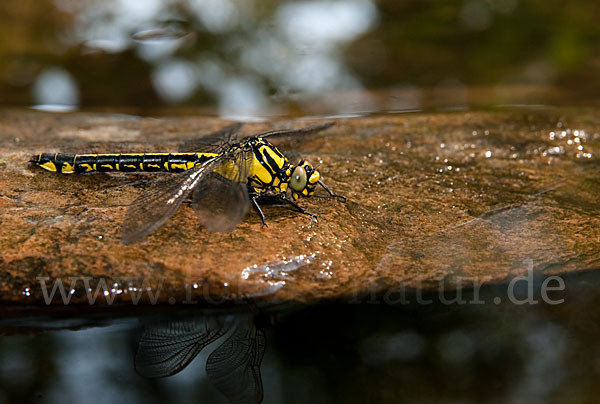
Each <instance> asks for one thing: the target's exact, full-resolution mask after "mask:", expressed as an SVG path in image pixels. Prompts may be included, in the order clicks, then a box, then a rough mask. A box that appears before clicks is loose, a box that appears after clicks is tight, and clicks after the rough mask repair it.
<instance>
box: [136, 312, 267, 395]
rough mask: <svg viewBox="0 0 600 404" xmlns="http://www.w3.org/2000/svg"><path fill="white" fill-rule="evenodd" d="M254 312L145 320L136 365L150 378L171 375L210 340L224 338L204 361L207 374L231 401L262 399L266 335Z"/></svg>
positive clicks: (140, 372)
mask: <svg viewBox="0 0 600 404" xmlns="http://www.w3.org/2000/svg"><path fill="white" fill-rule="evenodd" d="M256 318H257V316H254V315H248V316H238V317H233V316H223V317H213V316H206V317H193V318H185V319H177V320H167V321H162V322H159V323H156V324H151V325H147V326H146V327H145V328H144V330H143V331H142V335H141V337H140V339H139V342H138V347H137V353H136V356H135V369H136V371H137V372H138V373H139V374H140V375H142V376H144V377H148V378H158V377H167V376H172V375H174V374H176V373H179V372H181V371H182V370H183V369H185V368H186V367H187V366H188V365H189V364H190V363H191V362H192V361H193V360H194V358H195V357H196V356H197V355H198V354H199V353H200V351H202V349H204V348H205V347H206V346H208V345H210V344H212V343H213V342H215V341H217V340H219V339H222V340H223V342H221V344H220V345H219V346H218V347H217V348H216V349H215V350H214V351H213V352H212V353H211V354H210V355H209V357H208V359H207V361H206V373H207V375H208V377H209V379H210V380H211V382H212V383H213V384H214V386H215V387H216V388H217V389H218V390H219V391H220V392H221V393H222V394H223V395H224V396H225V397H227V399H228V400H229V401H230V402H231V403H234V404H238V403H240V404H241V403H260V402H261V401H262V399H263V386H262V379H261V375H260V364H261V362H262V359H263V356H264V353H265V346H266V338H265V333H264V331H263V330H262V328H261V327H258V326H257V325H256Z"/></svg>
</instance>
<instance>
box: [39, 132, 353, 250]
mask: <svg viewBox="0 0 600 404" xmlns="http://www.w3.org/2000/svg"><path fill="white" fill-rule="evenodd" d="M332 125H333V123H332V122H330V123H326V124H321V125H314V126H308V127H305V128H301V129H285V130H274V131H269V132H264V133H260V134H258V135H254V136H248V137H245V138H243V139H242V140H241V141H237V133H238V132H239V130H240V128H241V126H242V125H241V124H234V125H230V126H227V127H225V128H223V129H221V130H220V131H218V132H215V133H213V134H211V135H208V136H205V137H200V138H197V139H194V140H193V141H191V142H188V143H186V144H184V145H183V146H182V148H181V150H182V151H181V152H179V153H124V154H61V153H41V154H37V155H35V156H33V157H32V158H31V160H30V162H31V163H33V164H35V165H37V166H39V167H41V168H43V169H45V170H48V171H52V172H57V173H63V174H73V173H93V172H114V171H119V172H157V171H158V172H171V173H176V174H175V175H174V176H170V178H165V179H162V180H160V181H158V182H156V184H154V185H153V186H152V187H151V188H150V189H149V190H148V191H147V192H145V193H143V194H142V195H141V196H139V197H138V198H137V199H136V200H135V201H134V202H133V203H132V204H131V206H130V207H129V209H128V211H127V216H126V218H125V222H124V223H123V230H122V241H123V242H124V243H125V244H129V243H133V242H136V241H138V240H140V239H142V238H144V237H146V236H147V235H149V234H150V233H152V232H153V231H155V230H156V229H158V228H159V227H160V226H162V225H163V224H164V223H165V222H166V221H167V220H168V219H169V218H170V217H171V216H172V215H173V214H174V213H175V212H176V211H177V209H178V208H179V206H180V205H181V204H182V203H183V202H184V201H186V200H187V199H188V197H190V196H191V198H192V200H191V206H192V208H193V209H194V211H195V212H196V214H197V216H198V218H199V219H200V223H201V224H202V225H203V226H204V227H205V228H206V229H207V230H209V231H218V232H229V231H232V230H233V229H234V228H235V226H236V225H237V224H238V223H239V222H240V221H241V220H242V219H243V218H244V216H245V215H246V213H247V212H248V206H249V204H250V202H252V204H253V206H254V208H255V209H256V210H257V212H258V213H259V215H260V217H261V220H262V222H263V224H266V222H265V216H264V214H263V212H262V210H261V208H260V205H259V203H260V202H261V201H265V200H267V199H275V200H279V201H282V202H285V203H287V204H289V205H291V206H292V207H293V208H294V209H295V210H297V211H298V212H300V213H303V214H307V215H311V216H313V217H315V218H316V216H315V215H314V214H312V213H309V212H307V211H305V210H304V209H303V208H302V207H300V206H299V205H298V204H297V203H296V202H295V201H297V200H298V198H299V197H300V196H303V197H309V196H312V195H314V192H315V187H316V186H317V185H321V186H322V187H323V188H324V189H325V190H326V191H327V192H328V193H329V195H331V196H332V197H337V198H340V199H342V200H344V201H345V200H346V198H345V197H344V196H342V195H338V194H335V193H333V192H332V191H331V190H330V189H329V188H328V187H327V186H326V185H325V184H324V183H323V182H322V181H321V174H320V173H319V171H318V170H317V169H315V168H314V167H313V166H311V165H310V164H309V163H308V162H306V161H304V160H301V161H300V162H299V163H298V164H297V165H293V164H291V163H290V162H289V161H288V159H287V158H286V157H285V156H284V155H283V154H282V153H281V152H280V151H279V150H278V149H277V147H275V146H274V145H273V144H271V143H270V142H269V140H268V139H269V138H272V137H277V136H288V135H308V134H312V133H316V132H319V131H322V130H325V129H327V128H329V127H331V126H332ZM288 188H289V189H290V191H291V192H290V193H291V195H292V199H289V198H288V197H287V191H288Z"/></svg>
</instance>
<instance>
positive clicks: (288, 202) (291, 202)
mask: <svg viewBox="0 0 600 404" xmlns="http://www.w3.org/2000/svg"><path fill="white" fill-rule="evenodd" d="M279 199H281V200H282V201H284V202H286V203H287V204H288V205H291V206H292V207H293V208H294V209H296V210H297V211H298V212H300V213H302V214H303V215H308V216H311V217H312V218H313V219H314V220H315V222H316V221H317V215H315V214H314V213H310V212H307V211H306V210H304V209H303V208H302V207H301V206H299V205H298V204H297V203H296V202H294V201H291V200H289V199H288V198H286V197H285V196H279Z"/></svg>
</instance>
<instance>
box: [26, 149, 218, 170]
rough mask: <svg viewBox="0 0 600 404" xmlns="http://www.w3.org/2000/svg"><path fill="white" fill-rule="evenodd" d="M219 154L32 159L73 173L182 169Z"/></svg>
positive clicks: (56, 155) (41, 156)
mask: <svg viewBox="0 0 600 404" xmlns="http://www.w3.org/2000/svg"><path fill="white" fill-rule="evenodd" d="M214 156H216V154H214V153H122V154H62V153H42V154H37V155H35V156H33V157H32V159H31V160H30V161H31V162H32V163H34V164H36V165H38V166H40V167H42V168H43V169H45V170H48V171H53V172H58V173H63V174H72V173H91V172H113V171H120V172H153V171H163V172H181V171H185V170H190V169H192V168H194V167H195V166H196V164H201V163H203V162H205V161H207V160H209V159H211V158H213V157H214Z"/></svg>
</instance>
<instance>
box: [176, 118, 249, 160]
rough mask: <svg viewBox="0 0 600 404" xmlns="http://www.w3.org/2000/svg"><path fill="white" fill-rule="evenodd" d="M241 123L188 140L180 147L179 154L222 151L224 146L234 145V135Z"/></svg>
mask: <svg viewBox="0 0 600 404" xmlns="http://www.w3.org/2000/svg"><path fill="white" fill-rule="evenodd" d="M242 126H244V124H243V123H240V122H237V123H234V124H231V125H228V126H225V127H224V128H223V129H220V130H218V131H217V132H214V133H211V134H210V135H207V136H202V137H198V138H194V139H190V140H188V141H187V142H184V143H183V144H182V145H181V146H180V147H179V151H180V152H216V153H219V152H221V151H223V149H224V148H225V147H226V146H229V145H230V144H231V143H235V142H234V141H235V140H236V139H235V138H236V135H237V133H238V132H239V131H240V129H241V127H242Z"/></svg>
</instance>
